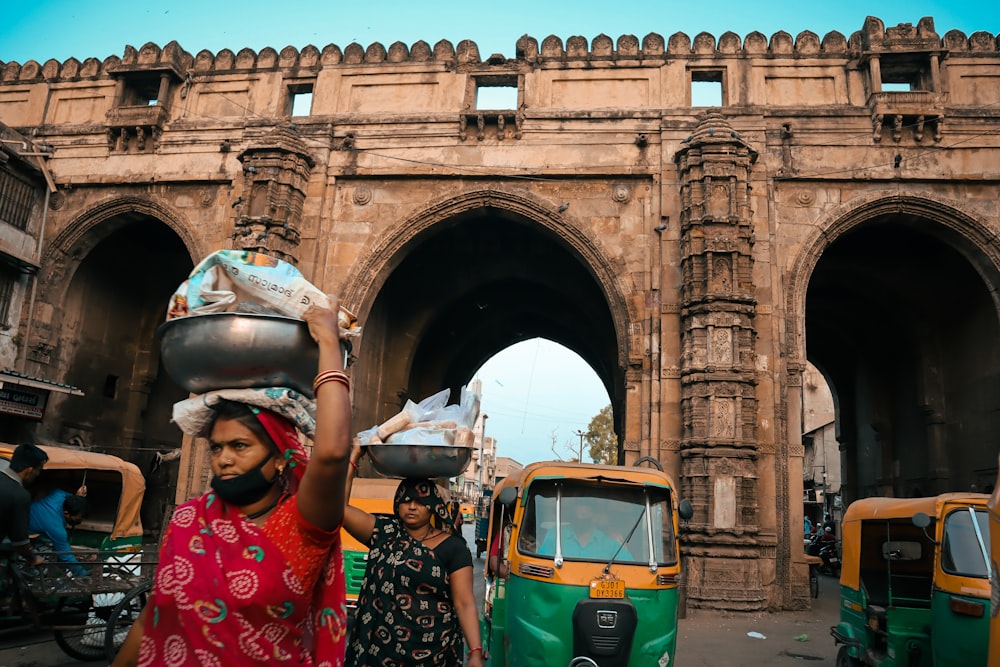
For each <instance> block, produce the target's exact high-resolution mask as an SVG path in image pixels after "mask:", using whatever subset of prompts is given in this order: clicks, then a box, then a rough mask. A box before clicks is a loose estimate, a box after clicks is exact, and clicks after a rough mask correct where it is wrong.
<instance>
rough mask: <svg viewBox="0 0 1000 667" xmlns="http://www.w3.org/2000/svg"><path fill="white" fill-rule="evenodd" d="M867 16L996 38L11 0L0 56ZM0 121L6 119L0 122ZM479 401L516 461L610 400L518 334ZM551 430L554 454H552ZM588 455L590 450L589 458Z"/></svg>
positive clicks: (550, 11)
mask: <svg viewBox="0 0 1000 667" xmlns="http://www.w3.org/2000/svg"><path fill="white" fill-rule="evenodd" d="M868 15H874V16H877V17H878V18H880V19H881V20H882V21H883V22H884V23H885V24H886V25H887V26H894V25H896V24H898V23H913V24H916V23H917V22H918V21H919V20H920V19H921V18H922V17H924V16H932V17H934V22H935V28H936V30H937V32H938V34H940V35H944V34H945V33H946V32H948V31H949V30H953V29H957V30H961V31H962V32H964V33H966V34H967V35H968V34H972V33H973V32H977V31H980V30H984V31H987V32H990V33H992V34H993V35H996V34H997V33H1000V2H998V1H997V0H992V1H990V2H974V1H970V0H951V1H948V2H945V1H944V0H937V1H935V2H927V1H924V0H908V1H906V2H901V1H897V0H883V1H882V2H877V3H876V2H871V1H868V2H860V1H856V0H841V1H839V2H811V3H806V2H801V0H800V1H799V2H767V1H766V0H765V1H763V2H748V1H746V0H741V1H739V2H735V1H732V0H717V1H716V2H711V3H707V2H706V3H697V2H690V0H687V1H685V2H677V1H676V0H646V1H639V0H618V1H617V2H607V1H601V2H597V1H595V0H576V1H567V0H535V1H534V2H523V1H522V0H511V1H509V2H499V3H470V2H468V1H467V0H463V1H461V2H460V1H457V0H430V1H428V2H412V1H410V2H396V1H379V0H368V1H367V2H358V1H356V0H353V1H351V2H345V1H344V0H332V1H331V0H328V1H327V2H310V1H298V2H289V3H286V4H282V3H275V2H261V1H259V0H247V1H244V2H232V1H227V2H209V1H202V2H192V1H190V0H171V1H170V2H164V3H158V4H156V5H153V4H152V3H137V2H127V3H126V2H120V1H119V0H109V1H106V2H101V3H80V2H65V1H62V0H60V1H47V0H40V1H38V2H17V3H14V4H13V6H12V7H5V9H4V11H3V21H0V61H3V62H11V61H16V62H20V63H24V62H26V61H28V60H37V61H38V62H40V63H44V62H45V61H47V60H49V59H51V58H55V59H56V60H59V61H63V60H66V59H68V58H70V57H74V58H77V59H78V60H81V61H82V60H84V59H85V58H89V57H94V58H98V59H99V60H103V59H105V58H107V57H108V56H112V55H117V56H120V55H121V54H122V53H123V52H124V49H125V46H126V45H131V46H134V47H136V48H139V47H141V46H142V45H143V44H145V43H146V42H153V43H155V44H158V45H159V46H161V47H162V46H164V45H166V44H167V43H168V42H170V41H172V40H176V41H177V42H178V43H179V44H180V45H181V47H182V48H184V49H185V50H186V51H188V52H189V53H191V54H196V53H197V52H198V51H200V50H202V49H208V50H210V51H213V52H217V51H219V50H221V49H224V48H228V49H230V50H232V51H234V52H236V51H239V50H240V49H242V48H244V47H249V48H251V49H254V50H256V51H260V50H261V49H263V48H264V47H267V46H270V47H273V48H275V49H278V50H280V49H282V48H283V47H285V46H288V45H291V46H294V47H296V48H298V49H301V48H302V47H304V46H307V45H310V44H311V45H313V46H316V47H318V48H321V49H322V48H323V47H324V46H326V45H327V44H337V45H338V46H340V47H341V48H343V47H345V46H346V45H347V44H350V43H351V42H358V43H360V44H361V45H363V46H368V45H369V44H371V43H372V42H376V41H377V42H381V43H382V44H383V45H385V46H389V45H390V44H392V43H393V42H396V41H401V42H404V43H405V44H407V45H412V44H413V43H414V42H416V41H419V40H423V41H425V42H427V43H429V44H431V45H432V46H433V45H434V44H435V43H436V42H438V41H439V40H441V39H447V40H449V41H450V42H452V44H453V45H455V44H458V42H460V41H461V40H463V39H471V40H473V41H474V42H476V44H477V45H478V47H479V53H480V56H481V57H482V58H484V59H485V58H486V57H488V56H489V55H490V54H493V53H502V54H503V55H505V56H507V57H513V56H514V45H515V44H516V42H517V40H518V38H519V37H520V36H521V35H524V34H528V35H531V36H532V37H534V38H536V39H537V40H538V41H539V42H541V41H542V40H543V39H544V38H545V37H547V36H548V35H556V36H558V37H561V38H562V39H563V41H564V42H565V40H566V39H567V38H569V37H571V36H574V35H582V36H584V37H586V38H588V39H593V38H594V37H596V36H597V35H599V34H606V35H608V36H610V37H611V38H612V39H617V38H618V37H619V36H621V35H625V34H631V35H635V36H636V37H639V38H640V40H641V39H642V37H643V36H645V35H646V34H648V33H650V32H656V33H659V34H661V35H663V36H664V37H669V36H670V35H672V34H673V33H675V32H685V33H687V34H688V35H689V36H691V37H694V36H695V35H696V34H698V33H700V32H709V33H711V34H713V35H715V36H716V37H718V36H719V35H721V34H722V33H723V32H726V31H733V32H735V33H736V34H738V35H740V36H741V37H742V36H746V35H747V34H748V33H750V32H753V31H760V32H762V33H764V34H765V35H766V36H768V37H770V36H771V35H772V34H774V33H775V32H777V31H779V30H784V31H785V32H788V33H790V34H792V35H793V36H795V35H797V34H798V33H800V32H802V31H804V30H811V31H812V32H814V33H816V34H818V35H819V36H820V37H821V38H822V37H823V36H824V35H825V34H826V33H828V32H831V31H834V30H836V31H839V32H841V33H843V34H844V35H845V36H848V37H849V36H850V35H851V33H853V32H855V31H857V30H860V29H861V27H862V25H863V23H864V20H865V17H866V16H868ZM0 120H3V119H2V118H0ZM478 376H479V377H480V379H481V380H482V381H483V388H484V392H483V393H484V395H483V410H484V411H485V412H486V413H487V414H488V415H489V419H488V420H487V435H490V436H493V437H495V438H497V440H498V442H499V454H500V455H501V456H510V457H512V458H515V459H517V460H519V461H521V462H522V463H529V462H532V461H537V460H542V459H551V458H554V457H555V456H559V457H561V458H570V457H573V456H574V455H575V451H576V449H577V447H578V446H579V438H578V437H577V436H576V435H575V433H574V432H575V431H576V430H586V428H587V424H588V423H589V421H590V418H591V417H593V416H594V415H595V414H597V412H599V411H600V409H601V408H602V407H603V406H605V405H607V403H608V397H607V394H606V393H605V391H604V388H603V386H602V385H601V384H600V382H599V380H598V379H597V376H596V375H595V374H594V372H593V371H592V370H591V369H590V368H589V367H588V366H586V364H584V363H583V362H582V361H581V360H580V358H579V357H577V356H576V355H575V354H573V353H571V352H569V351H568V350H565V349H564V348H561V347H559V346H557V345H555V344H553V343H550V342H548V341H537V340H535V341H525V342H523V343H520V344H518V345H516V346H514V347H512V348H509V349H508V350H507V351H505V352H502V353H500V354H499V355H497V357H494V359H492V360H491V361H490V362H488V363H487V364H486V365H485V366H484V367H483V369H481V370H480V372H479V374H478ZM553 439H554V440H555V447H554V449H555V451H553ZM584 459H585V460H587V459H588V457H586V456H585V457H584Z"/></svg>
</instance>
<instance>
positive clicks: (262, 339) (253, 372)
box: [156, 313, 319, 397]
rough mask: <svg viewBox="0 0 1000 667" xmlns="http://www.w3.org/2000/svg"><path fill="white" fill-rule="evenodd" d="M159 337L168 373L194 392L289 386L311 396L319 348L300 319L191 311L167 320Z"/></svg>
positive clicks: (157, 333) (158, 333) (160, 328)
mask: <svg viewBox="0 0 1000 667" xmlns="http://www.w3.org/2000/svg"><path fill="white" fill-rule="evenodd" d="M156 335H157V336H158V337H159V338H160V357H161V359H162V360H163V367H164V368H165V369H166V371H167V374H168V375H169V376H170V377H171V378H172V379H173V380H174V382H176V383H177V384H179V385H180V386H181V387H183V388H184V389H186V390H187V391H190V392H192V393H196V394H201V393H204V392H206V391H212V390H215V389H245V388H248V387H291V388H292V389H296V390H298V391H300V392H302V393H303V394H305V395H306V396H309V397H312V395H313V390H312V381H313V378H314V377H315V376H316V367H317V366H318V364H319V346H317V345H316V342H315V341H314V340H313V339H312V336H310V335H309V326H308V325H307V324H306V323H305V322H304V321H302V320H299V319H295V318H293V317H282V316H280V315H259V314H255V313H212V314H208V315H192V316H189V317H178V318H176V319H173V320H168V321H167V322H164V323H163V324H161V325H160V327H159V329H157V331H156Z"/></svg>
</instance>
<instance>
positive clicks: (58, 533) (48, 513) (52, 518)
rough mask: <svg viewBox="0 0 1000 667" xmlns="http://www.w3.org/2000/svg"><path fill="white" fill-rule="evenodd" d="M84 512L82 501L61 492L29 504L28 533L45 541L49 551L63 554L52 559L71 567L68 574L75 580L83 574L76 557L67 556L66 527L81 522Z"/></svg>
mask: <svg viewBox="0 0 1000 667" xmlns="http://www.w3.org/2000/svg"><path fill="white" fill-rule="evenodd" d="M87 509H88V507H87V500H86V498H83V497H82V496H75V495H73V494H72V493H69V492H68V491H63V490H62V489H53V490H52V491H51V492H50V493H49V494H48V495H46V496H44V497H43V498H39V499H38V500H36V501H34V502H33V503H31V521H30V523H29V529H30V530H31V532H32V533H38V534H39V535H42V536H43V537H46V538H48V540H49V541H50V542H51V543H52V550H53V551H56V552H63V553H59V554H58V555H57V556H56V557H57V558H58V559H59V560H60V561H61V562H63V563H74V564H75V565H73V566H71V567H70V568H69V570H70V572H72V573H73V574H74V575H76V576H82V575H84V574H86V573H87V571H86V570H85V569H83V568H82V567H80V565H79V564H78V563H79V561H77V559H76V556H74V555H73V554H72V553H69V552H70V551H71V550H72V547H71V546H70V543H69V535H68V534H67V532H66V526H67V525H68V526H70V527H73V526H76V525H78V524H79V523H80V522H81V521H83V517H84V516H85V515H86V514H87Z"/></svg>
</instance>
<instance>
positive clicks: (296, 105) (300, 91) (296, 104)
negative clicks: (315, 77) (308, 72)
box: [288, 83, 313, 116]
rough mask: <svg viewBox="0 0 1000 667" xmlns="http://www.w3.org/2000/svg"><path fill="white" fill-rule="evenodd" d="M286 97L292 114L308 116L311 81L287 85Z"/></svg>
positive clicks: (310, 108) (310, 110) (311, 94)
mask: <svg viewBox="0 0 1000 667" xmlns="http://www.w3.org/2000/svg"><path fill="white" fill-rule="evenodd" d="M288 98H289V107H290V111H291V115H292V116H308V115H310V114H311V113H312V102H313V87H312V84H311V83H308V84H296V85H294V86H289V87H288Z"/></svg>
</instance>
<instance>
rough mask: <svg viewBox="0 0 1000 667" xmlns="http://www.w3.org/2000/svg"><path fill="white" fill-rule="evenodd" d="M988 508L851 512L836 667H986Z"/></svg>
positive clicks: (885, 505) (915, 505) (948, 497)
mask: <svg viewBox="0 0 1000 667" xmlns="http://www.w3.org/2000/svg"><path fill="white" fill-rule="evenodd" d="M988 499H989V497H988V496H986V495H985V494H980V493H948V494H943V495H940V496H934V497H929V498H865V499H863V500H858V501H856V502H854V503H852V504H851V505H850V507H848V508H847V512H846V513H845V514H844V522H843V535H842V538H843V541H842V547H843V559H842V560H843V563H842V570H841V576H840V591H841V605H840V623H838V624H837V625H836V626H834V627H833V628H831V633H832V635H833V638H834V641H835V642H836V643H837V644H841V645H842V646H841V647H840V650H839V653H838V655H837V665H838V667H855V666H858V665H869V666H871V667H897V666H906V667H932V666H933V667H985V666H986V664H987V662H986V652H987V637H988V630H989V629H988V627H987V625H988V623H989V618H990V606H991V604H990V583H989V576H990V565H989V554H988V548H989V547H988V545H989V543H990V529H989V522H988V520H987V510H986V504H987V501H988ZM991 664H992V663H991Z"/></svg>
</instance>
